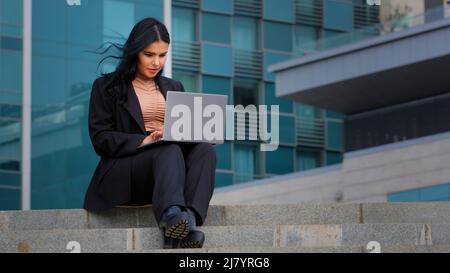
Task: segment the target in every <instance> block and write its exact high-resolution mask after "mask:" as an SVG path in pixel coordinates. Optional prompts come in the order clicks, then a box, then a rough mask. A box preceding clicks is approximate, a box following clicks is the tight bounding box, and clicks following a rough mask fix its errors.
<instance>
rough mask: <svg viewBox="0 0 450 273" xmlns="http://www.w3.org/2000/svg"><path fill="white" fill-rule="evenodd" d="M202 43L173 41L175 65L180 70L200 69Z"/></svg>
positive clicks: (196, 70) (195, 70)
mask: <svg viewBox="0 0 450 273" xmlns="http://www.w3.org/2000/svg"><path fill="white" fill-rule="evenodd" d="M200 55H201V53H200V43H199V42H185V41H175V42H174V43H173V60H172V62H173V67H174V68H175V69H180V70H188V71H194V72H198V71H200V62H201V59H200Z"/></svg>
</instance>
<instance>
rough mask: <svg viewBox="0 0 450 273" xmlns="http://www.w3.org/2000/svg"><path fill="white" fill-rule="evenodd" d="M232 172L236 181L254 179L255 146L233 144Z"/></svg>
mask: <svg viewBox="0 0 450 273" xmlns="http://www.w3.org/2000/svg"><path fill="white" fill-rule="evenodd" d="M234 172H235V178H236V183H241V182H246V181H250V180H254V179H256V174H257V173H258V158H257V150H256V146H252V145H239V144H236V145H234Z"/></svg>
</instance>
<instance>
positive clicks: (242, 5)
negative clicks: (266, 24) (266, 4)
mask: <svg viewBox="0 0 450 273" xmlns="http://www.w3.org/2000/svg"><path fill="white" fill-rule="evenodd" d="M261 3H262V1H261V0H234V13H235V14H236V15H244V16H254V17H261V14H262V4H261Z"/></svg>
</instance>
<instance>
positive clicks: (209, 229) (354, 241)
mask: <svg viewBox="0 0 450 273" xmlns="http://www.w3.org/2000/svg"><path fill="white" fill-rule="evenodd" d="M201 230H203V231H204V232H205V234H206V242H205V245H204V247H205V248H247V247H260V248H271V247H282V248H284V247H288V248H302V247H343V246H345V247H347V246H357V247H365V246H366V245H367V244H368V243H369V242H371V241H377V242H379V244H380V245H381V248H384V247H386V246H405V247H406V246H409V247H415V246H430V245H433V246H434V245H450V224H446V223H441V224H439V223H432V224H414V223H400V224H342V225H340V224H338V225H234V226H205V227H202V228H201ZM71 241H76V242H78V243H79V244H80V246H81V250H82V251H83V252H98V251H105V250H108V251H129V250H151V249H161V248H162V234H161V231H160V230H159V229H158V228H133V229H120V228H117V229H72V230H62V229H54V230H22V231H11V230H8V231H3V232H1V233H0V251H1V252H67V244H68V243H69V242H71Z"/></svg>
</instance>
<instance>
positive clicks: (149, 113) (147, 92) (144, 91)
mask: <svg viewBox="0 0 450 273" xmlns="http://www.w3.org/2000/svg"><path fill="white" fill-rule="evenodd" d="M133 87H134V90H135V92H136V96H137V97H138V100H139V104H140V106H141V111H142V117H143V118H144V125H145V130H146V131H161V132H162V130H163V126H164V113H165V111H166V100H165V99H164V96H163V94H162V93H161V92H160V91H159V89H157V88H158V87H157V85H156V84H155V82H154V81H152V83H151V84H145V85H144V84H143V83H142V82H141V81H138V80H134V81H133Z"/></svg>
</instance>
